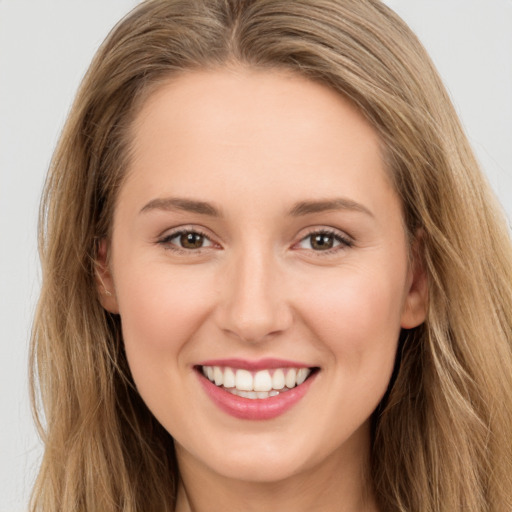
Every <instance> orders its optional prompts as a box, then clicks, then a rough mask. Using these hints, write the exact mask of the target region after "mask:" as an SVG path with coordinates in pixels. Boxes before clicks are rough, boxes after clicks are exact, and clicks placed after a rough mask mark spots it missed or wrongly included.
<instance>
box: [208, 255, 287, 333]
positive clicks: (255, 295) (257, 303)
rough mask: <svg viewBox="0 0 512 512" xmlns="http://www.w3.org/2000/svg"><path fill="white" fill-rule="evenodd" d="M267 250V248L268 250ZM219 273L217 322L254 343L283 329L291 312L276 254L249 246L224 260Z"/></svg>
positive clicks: (224, 329) (285, 328) (229, 331)
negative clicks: (223, 269)
mask: <svg viewBox="0 0 512 512" xmlns="http://www.w3.org/2000/svg"><path fill="white" fill-rule="evenodd" d="M269 252H270V251H269ZM227 265H228V271H227V272H225V274H224V275H223V276H221V277H220V281H221V282H220V289H221V293H220V295H221V299H220V301H219V303H218V307H217V311H216V319H217V324H218V326H219V327H220V328H221V329H222V330H223V331H224V332H226V333H228V334H230V335H231V336H235V337H236V338H238V339H240V340H243V341H244V342H250V343H257V342H261V341H264V340H268V339H269V338H272V337H275V336H276V335H278V334H280V333H283V332H284V331H286V330H287V329H288V328H289V327H290V325H291V324H292V321H293V314H292V309H291V307H290V304H289V303H288V301H287V297H286V289H287V288H286V286H285V278H284V276H283V272H282V270H281V269H280V268H279V265H278V264H277V261H276V257H275V256H274V255H271V254H268V253H267V254H265V252H264V251H257V250H252V251H251V250H250V251H247V252H246V253H245V254H240V255H239V256H238V257H234V258H233V259H232V260H231V261H229V262H227Z"/></svg>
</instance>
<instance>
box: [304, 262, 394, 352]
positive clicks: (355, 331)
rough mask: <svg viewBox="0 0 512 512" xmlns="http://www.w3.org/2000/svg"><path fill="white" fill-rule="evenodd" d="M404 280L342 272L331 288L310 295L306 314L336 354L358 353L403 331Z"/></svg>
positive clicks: (363, 273) (357, 272)
mask: <svg viewBox="0 0 512 512" xmlns="http://www.w3.org/2000/svg"><path fill="white" fill-rule="evenodd" d="M402 304H403V281H400V282H396V281H394V280H392V279H390V275H382V274H380V275H379V274H377V273H375V272H374V273H372V272H362V271H349V272H342V273H340V275H339V276H336V278H333V279H331V280H330V285H329V287H326V288H324V289H323V290H320V291H318V290H317V291H316V292H315V293H311V294H308V295H307V306H306V307H305V308H304V310H305V311H310V313H311V314H309V315H308V316H309V321H310V322H311V323H314V324H315V325H316V330H317V331H318V330H319V331H320V332H321V333H322V337H323V338H324V339H328V340H331V343H330V345H332V349H333V351H336V349H338V348H339V349H342V348H344V349H346V350H349V351H351V352H358V351H360V350H365V348H370V346H371V345H374V344H377V343H378V342H379V341H380V340H382V339H392V340H394V339H395V338H396V337H397V336H398V334H399V332H400V315H401V310H402Z"/></svg>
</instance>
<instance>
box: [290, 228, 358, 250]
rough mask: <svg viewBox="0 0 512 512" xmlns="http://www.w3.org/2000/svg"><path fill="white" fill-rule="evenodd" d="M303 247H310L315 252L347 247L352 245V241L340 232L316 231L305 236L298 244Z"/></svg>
mask: <svg viewBox="0 0 512 512" xmlns="http://www.w3.org/2000/svg"><path fill="white" fill-rule="evenodd" d="M298 247H299V248H301V249H309V250H310V251H315V252H322V251H323V252H327V251H330V250H331V249H332V250H334V251H336V250H337V249H340V250H341V249H345V248H348V247H352V241H351V240H350V239H349V238H346V237H344V236H343V235H342V234H341V233H340V234H338V232H333V233H331V232H330V231H316V232H314V233H310V234H309V235H308V236H306V237H304V238H303V239H302V240H301V241H300V242H299V244H298Z"/></svg>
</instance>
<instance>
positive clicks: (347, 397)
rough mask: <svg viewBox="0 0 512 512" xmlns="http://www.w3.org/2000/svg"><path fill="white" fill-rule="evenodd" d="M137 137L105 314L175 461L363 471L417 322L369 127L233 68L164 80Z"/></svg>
mask: <svg viewBox="0 0 512 512" xmlns="http://www.w3.org/2000/svg"><path fill="white" fill-rule="evenodd" d="M132 135H133V150H134V153H133V160H132V162H131V165H130V168H129V169H128V174H127V178H126V181H125V182H124V185H123V187H122V189H121V190H120V193H119V197H118V203H117V206H116V210H115V215H114V223H113V231H112V238H111V240H109V241H108V242H105V244H104V246H103V250H102V253H101V258H102V267H101V268H102V271H101V276H100V277H101V279H102V283H103V284H102V287H103V286H104V287H105V289H106V290H107V291H108V292H110V293H111V295H106V294H104V296H103V299H102V300H103V305H104V306H105V307H106V308H107V309H108V310H110V311H111V312H114V313H118V314H119V315H120V317H121V322H122V329H123V337H124V342H125V347H126V354H127V357H128V362H129V365H130V368H131V371H132V374H133V378H134V380H135V383H136V386H137V388H138V390H139V392H140V394H141V396H142V398H143V399H144V401H145V402H146V404H147V406H148V407H149V409H150V410H151V411H152V413H153V414H154V415H155V417H156V418H157V419H158V420H159V421H160V423H161V424H162V425H163V426H164V427H165V428H166V429H167V431H168V432H169V433H170V434H172V436H173V438H174V439H175V442H176V447H177V454H178V460H179V463H180V464H183V465H186V464H189V463H190V464H196V465H198V466H201V467H204V468H208V470H209V471H212V472H214V473H216V474H219V475H223V476H225V477H229V478H238V479H244V480H248V481H272V480H279V479H283V478H286V477H289V476H292V475H294V474H297V473H300V472H301V471H306V470H308V469H311V468H313V467H320V466H321V465H322V464H326V463H327V461H331V462H332V461H336V462H340V463H341V462H342V461H344V462H345V463H347V461H351V463H353V462H354V461H355V460H357V459H358V458H361V457H363V456H366V452H365V450H367V448H368V445H369V428H368V425H369V417H370V415H371V413H372V412H373V411H374V409H375V408H376V406H377V405H378V403H379V401H380V400H381V398H382V396H383V394H384V393H385V391H386V388H387V386H388V383H389V380H390V376H391V372H392V369H393V364H394V360H395V354H396V349H397V340H398V336H399V332H400V329H401V328H410V327H414V326H415V325H418V324H419V323H421V322H422V321H423V319H424V291H423V290H424V287H423V285H422V282H423V281H422V278H421V275H420V274H421V273H420V272H418V271H416V270H415V266H414V265H413V264H409V262H408V254H409V248H408V245H407V239H406V234H405V231H404V226H403V217H402V212H401V205H400V201H399V199H398V197H397V195H396V193H395V191H394V190H393V187H392V186H391V183H390V179H389V177H388V174H387V170H386V169H385V166H384V163H383V159H382V156H381V148H380V145H379V139H378V137H377V135H376V133H375V131H374V130H373V129H372V127H371V126H370V125H369V124H368V123H367V122H366V121H365V119H364V118H363V117H362V116H361V115H360V114H359V113H358V111H357V110H355V109H354V108H353V107H352V106H351V104H350V103H348V102H347V101H346V100H345V99H344V98H342V97H341V96H340V95H338V94H336V93H335V92H333V91H331V90H329V89H328V88H326V87H324V86H322V85H319V84H316V83H313V82H310V81H307V80H306V79H304V78H301V77H297V76H295V75H291V74H286V73H284V72H275V71H272V72H269V71H266V72H257V71H250V70H246V69H238V70H219V71H209V72H206V71H205V72H190V73H188V74H184V75H181V76H179V77H178V78H175V79H173V80H172V81H170V82H169V83H168V84H166V85H164V86H162V87H161V88H160V89H159V90H158V91H157V92H155V93H153V95H152V96H151V97H150V98H149V99H148V100H147V102H146V103H145V104H144V106H143V108H142V110H141V111H140V113H139V114H138V116H137V118H136V121H135V123H134V126H133V133H132ZM107 245H108V252H109V258H108V264H107V262H106V258H105V254H106V252H107ZM102 287H101V288H102ZM304 379H305V380H304Z"/></svg>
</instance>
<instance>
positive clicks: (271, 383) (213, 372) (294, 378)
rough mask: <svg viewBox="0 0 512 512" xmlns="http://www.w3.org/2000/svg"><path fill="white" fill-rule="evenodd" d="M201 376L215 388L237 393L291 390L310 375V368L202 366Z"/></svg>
mask: <svg viewBox="0 0 512 512" xmlns="http://www.w3.org/2000/svg"><path fill="white" fill-rule="evenodd" d="M202 368H203V374H204V375H205V376H206V377H207V378H208V379H209V380H210V381H212V382H214V383H215V385H217V386H223V387H225V388H236V389H237V390H239V391H270V390H272V389H274V390H277V391H279V390H283V389H284V388H285V387H286V388H288V389H291V388H293V387H295V386H298V385H300V384H302V383H303V382H304V381H305V380H306V379H307V377H308V375H309V374H310V373H311V369H310V368H277V369H275V370H260V371H259V372H250V371H248V370H242V369H235V368H229V367H220V366H203V367H202Z"/></svg>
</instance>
